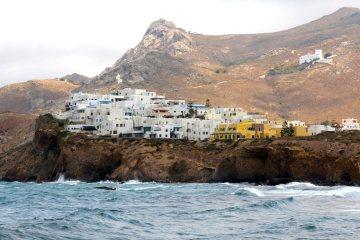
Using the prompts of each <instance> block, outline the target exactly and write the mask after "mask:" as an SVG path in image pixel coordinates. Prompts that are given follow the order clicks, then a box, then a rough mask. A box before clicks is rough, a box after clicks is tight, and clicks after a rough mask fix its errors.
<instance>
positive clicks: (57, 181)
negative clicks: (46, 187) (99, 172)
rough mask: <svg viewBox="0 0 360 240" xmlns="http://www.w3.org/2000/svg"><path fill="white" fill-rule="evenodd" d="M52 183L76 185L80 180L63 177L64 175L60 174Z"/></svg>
mask: <svg viewBox="0 0 360 240" xmlns="http://www.w3.org/2000/svg"><path fill="white" fill-rule="evenodd" d="M51 183H53V184H67V185H77V184H79V183H81V181H80V180H71V179H68V180H67V179H65V175H64V174H60V175H59V177H58V179H57V180H56V181H54V182H51Z"/></svg>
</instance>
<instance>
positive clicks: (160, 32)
mask: <svg viewBox="0 0 360 240" xmlns="http://www.w3.org/2000/svg"><path fill="white" fill-rule="evenodd" d="M192 50H193V47H192V37H191V34H189V33H187V32H186V31H185V30H183V29H180V28H177V27H176V26H175V24H174V23H172V22H169V21H166V20H164V19H159V20H157V21H155V22H153V23H151V24H150V26H149V28H148V29H147V31H146V33H145V35H144V37H143V39H142V40H141V42H140V43H139V44H138V45H137V46H136V47H135V48H132V49H130V50H128V51H127V52H126V53H125V54H124V56H123V57H122V58H120V59H119V60H118V61H117V62H116V63H115V64H114V65H113V66H112V67H110V68H107V69H105V70H104V71H103V72H102V73H101V74H100V75H99V76H98V77H96V78H95V79H93V83H95V84H96V83H99V84H111V83H114V82H116V78H115V76H117V75H119V76H120V77H121V79H123V80H124V84H127V85H133V84H137V83H142V82H145V81H148V80H150V79H152V78H153V77H154V76H156V75H157V74H158V73H159V72H161V71H169V72H171V70H173V71H175V70H176V69H178V68H183V67H184V65H183V64H182V63H181V61H180V62H179V59H177V58H176V57H178V56H180V55H181V54H184V53H188V52H191V51H192Z"/></svg>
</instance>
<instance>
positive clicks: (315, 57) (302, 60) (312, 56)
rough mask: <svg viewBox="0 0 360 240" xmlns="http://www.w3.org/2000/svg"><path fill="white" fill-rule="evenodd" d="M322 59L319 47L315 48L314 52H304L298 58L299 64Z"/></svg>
mask: <svg viewBox="0 0 360 240" xmlns="http://www.w3.org/2000/svg"><path fill="white" fill-rule="evenodd" d="M323 59H324V56H323V52H322V50H321V49H316V50H315V53H314V54H306V55H303V56H301V57H300V58H299V65H301V64H304V63H311V62H313V61H322V60H323Z"/></svg>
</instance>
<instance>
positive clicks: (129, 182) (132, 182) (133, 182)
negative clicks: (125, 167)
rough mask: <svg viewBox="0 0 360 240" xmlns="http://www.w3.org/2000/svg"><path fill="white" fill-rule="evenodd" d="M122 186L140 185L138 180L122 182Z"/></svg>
mask: <svg viewBox="0 0 360 240" xmlns="http://www.w3.org/2000/svg"><path fill="white" fill-rule="evenodd" d="M123 184H127V185H132V184H142V182H140V181H139V180H129V181H126V182H124V183H123Z"/></svg>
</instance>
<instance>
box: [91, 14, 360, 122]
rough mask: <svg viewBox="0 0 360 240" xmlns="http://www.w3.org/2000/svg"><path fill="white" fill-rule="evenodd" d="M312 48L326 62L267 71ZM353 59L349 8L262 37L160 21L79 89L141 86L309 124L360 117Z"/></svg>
mask: <svg viewBox="0 0 360 240" xmlns="http://www.w3.org/2000/svg"><path fill="white" fill-rule="evenodd" d="M318 48H321V49H323V51H324V53H331V54H332V55H334V64H333V65H325V64H315V65H313V66H312V67H310V68H307V69H304V70H302V71H295V72H292V73H289V74H279V75H274V76H272V75H268V74H267V73H268V72H269V70H271V69H273V68H276V67H281V68H290V69H291V68H294V66H295V65H296V64H297V62H298V57H299V56H301V55H304V54H306V53H309V52H313V51H314V50H315V49H318ZM359 54H360V10H359V9H355V8H342V9H339V10H338V11H337V12H335V13H333V14H330V15H328V16H324V17H322V18H320V19H319V20H316V21H313V22H310V23H307V24H305V25H302V26H299V27H296V28H293V29H289V30H286V31H281V32H276V33H266V34H246V35H241V34H233V35H221V36H207V35H202V34H194V33H190V32H187V31H185V30H183V29H180V28H177V27H176V26H175V25H174V24H173V23H172V22H168V21H166V20H164V19H160V20H158V21H156V22H154V23H152V24H151V25H150V26H149V28H148V30H147V31H146V33H145V35H144V37H143V39H142V41H141V42H140V43H139V44H138V45H137V46H136V47H135V48H133V49H130V50H128V51H127V52H126V53H125V54H124V56H122V57H121V58H120V59H119V60H118V61H116V62H115V64H114V65H113V66H112V67H109V68H107V69H105V70H104V71H103V72H102V73H100V74H99V75H98V76H96V77H94V78H93V79H92V80H91V82H90V83H89V84H88V85H86V86H84V89H85V90H93V89H94V88H96V89H103V90H108V89H114V88H119V87H141V88H147V89H150V90H156V91H161V92H162V93H165V94H166V95H167V96H169V97H174V98H175V97H176V98H185V99H191V100H194V101H200V102H204V101H205V99H207V98H209V99H210V100H211V102H212V103H213V105H225V106H235V105H236V106H242V107H244V108H245V109H248V110H251V111H261V112H267V113H269V114H270V116H272V117H276V116H281V117H286V118H301V119H303V120H306V121H311V122H315V121H319V120H324V119H336V120H339V119H341V118H342V117H350V116H353V117H357V118H360V108H359V107H358V106H359V105H360V95H359V94H358V93H359V92H360V91H359V90H360V76H359V66H360V58H359ZM119 79H121V80H120V81H122V83H119Z"/></svg>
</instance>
